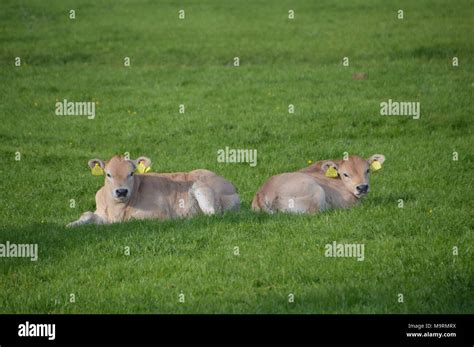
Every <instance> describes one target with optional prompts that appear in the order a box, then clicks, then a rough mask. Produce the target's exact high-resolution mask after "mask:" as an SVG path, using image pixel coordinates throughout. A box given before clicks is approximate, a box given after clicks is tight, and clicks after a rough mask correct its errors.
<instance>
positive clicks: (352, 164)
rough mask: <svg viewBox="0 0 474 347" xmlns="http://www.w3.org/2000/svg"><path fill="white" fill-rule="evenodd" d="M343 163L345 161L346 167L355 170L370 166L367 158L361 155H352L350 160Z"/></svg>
mask: <svg viewBox="0 0 474 347" xmlns="http://www.w3.org/2000/svg"><path fill="white" fill-rule="evenodd" d="M343 163H344V167H345V168H346V169H347V170H351V171H354V172H357V171H361V170H366V169H367V167H368V166H369V163H368V162H367V160H365V159H364V158H361V157H350V158H349V160H346V161H344V162H343Z"/></svg>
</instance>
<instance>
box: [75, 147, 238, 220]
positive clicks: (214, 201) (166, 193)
mask: <svg viewBox="0 0 474 347" xmlns="http://www.w3.org/2000/svg"><path fill="white" fill-rule="evenodd" d="M139 164H140V165H144V166H145V167H149V166H150V165H151V161H150V159H148V158H147V157H140V158H138V159H137V160H128V159H126V158H124V157H123V156H115V157H113V158H112V159H110V160H109V161H105V162H104V161H102V160H100V159H92V160H89V167H90V168H92V169H94V170H99V172H103V173H105V176H106V177H105V184H104V186H103V187H102V188H101V189H99V191H98V192H97V194H96V196H95V200H96V211H95V212H85V213H83V214H82V215H81V217H80V218H79V219H78V220H76V221H74V222H72V223H69V224H68V225H67V226H68V227H74V226H78V225H81V224H87V223H95V224H103V223H115V222H122V221H126V220H130V219H155V218H156V219H168V218H179V217H190V216H193V215H196V214H198V213H204V214H214V213H218V212H224V211H227V210H237V209H239V206H240V199H239V196H238V195H237V193H236V190H235V188H234V186H233V185H232V184H231V183H230V182H229V181H227V180H225V179H224V178H223V177H220V176H217V175H216V174H215V173H213V172H211V171H208V170H194V171H191V172H187V173H185V172H179V173H169V174H135V170H136V168H137V166H138V165H139Z"/></svg>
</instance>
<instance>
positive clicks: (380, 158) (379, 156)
mask: <svg viewBox="0 0 474 347" xmlns="http://www.w3.org/2000/svg"><path fill="white" fill-rule="evenodd" d="M374 161H378V162H379V163H380V165H382V164H383V162H384V161H385V156H384V155H383V154H374V155H373V156H371V157H370V158H369V159H367V162H368V163H369V164H372V163H373V162H374Z"/></svg>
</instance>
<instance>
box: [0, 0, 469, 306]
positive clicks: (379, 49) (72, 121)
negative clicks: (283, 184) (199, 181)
mask: <svg viewBox="0 0 474 347" xmlns="http://www.w3.org/2000/svg"><path fill="white" fill-rule="evenodd" d="M71 9H74V10H75V19H70V10H71ZM180 9H184V10H185V18H184V19H180V18H179V10H180ZM290 9H293V10H294V14H295V17H294V19H289V18H288V15H289V13H288V11H289V10H290ZM399 9H403V11H404V18H403V19H399V18H398V14H397V11H398V10H399ZM0 18H1V20H0V42H1V46H0V77H1V84H0V88H1V89H0V91H1V93H0V94H1V96H2V97H1V100H2V101H1V103H0V114H1V119H2V121H1V126H0V164H1V165H0V174H1V183H0V184H1V197H0V243H5V242H7V241H9V242H10V243H18V244H20V243H28V244H33V243H36V244H38V250H39V254H38V260H37V261H30V259H28V258H6V257H4V258H0V312H1V313H472V312H473V311H474V294H473V293H474V283H473V282H474V281H473V280H474V276H473V268H474V266H473V265H474V261H473V255H472V252H473V245H474V243H473V241H474V240H473V233H472V229H473V186H472V171H473V169H474V157H473V154H472V148H473V144H474V141H473V135H472V130H473V123H472V119H473V118H472V113H473V106H472V105H473V101H472V100H473V87H474V84H473V80H472V76H473V73H474V68H473V63H474V61H473V42H472V37H473V27H472V22H473V9H472V3H471V2H469V1H465V0H462V1H455V2H449V1H439V0H437V1H427V0H421V1H416V2H413V1H395V2H386V1H376V0H368V1H360V0H356V1H350V2H349V1H347V2H346V1H329V0H327V1H326V0H324V1H312V0H307V1H294V0H293V1H290V0H288V1H285V0H280V1H271V2H264V1H250V0H248V1H247V0H246V1H232V2H231V1H217V0H205V1H184V0H182V1H179V2H176V1H53V2H48V4H47V5H46V3H45V2H42V1H11V0H8V1H2V2H1V4H0ZM16 57H20V61H21V65H20V66H15V63H16V60H15V58H16ZM126 57H128V58H130V66H124V59H125V58H126ZM235 57H238V58H239V66H235V64H234V63H235V59H234V58H235ZM344 57H348V58H349V65H348V66H344V64H343V58H344ZM453 57H457V58H458V66H453ZM358 72H364V73H367V74H368V78H366V79H362V80H357V79H353V74H354V73H358ZM64 99H67V100H71V101H86V102H89V101H91V102H95V117H94V118H93V119H88V118H87V117H85V116H73V115H71V116H69V115H57V114H56V113H55V104H56V102H62V101H63V100H64ZM389 99H392V100H397V101H410V102H419V103H420V105H421V116H420V118H419V119H413V117H410V116H395V115H392V116H383V115H381V114H380V104H381V103H382V102H386V101H388V100H389ZM290 104H291V105H294V113H289V105H290ZM180 105H184V112H180ZM226 147H229V148H236V149H240V148H242V149H256V150H257V153H258V156H257V164H256V165H255V166H251V165H249V163H221V162H218V160H217V151H218V150H219V149H225V148H226ZM125 152H128V153H130V156H131V157H132V158H135V157H138V156H139V155H146V156H149V157H150V158H151V159H152V161H153V163H152V170H153V171H154V172H174V171H190V170H193V169H197V168H206V169H209V170H212V171H214V172H216V173H218V174H219V175H222V176H224V177H225V178H227V179H228V180H230V181H231V182H233V183H234V185H235V186H236V187H237V189H238V192H239V194H240V197H241V200H242V206H241V211H240V212H238V213H227V214H225V215H222V216H213V217H207V216H199V217H197V218H194V219H189V220H169V221H132V222H127V223H122V224H114V225H107V226H95V225H88V226H83V227H80V228H77V229H66V228H65V225H66V224H67V223H69V222H71V221H73V220H75V219H77V218H78V217H79V216H80V214H81V213H82V212H84V211H89V210H94V207H95V201H94V196H95V192H96V191H97V190H98V189H99V188H100V187H101V185H102V184H103V178H102V177H95V176H92V175H91V173H90V170H89V168H88V167H87V161H88V160H89V159H91V158H96V157H98V158H101V159H109V158H110V157H112V156H113V155H114V154H123V153H125ZM344 152H348V153H349V154H356V155H360V156H363V157H365V158H367V157H369V156H371V155H372V154H375V153H382V154H384V155H385V156H386V158H387V159H386V162H385V163H384V166H383V169H382V170H380V171H379V172H377V173H374V174H373V175H371V177H370V184H371V192H370V193H369V195H368V196H367V197H366V198H365V199H364V200H363V202H362V203H361V204H360V205H358V206H357V207H355V208H351V209H348V210H332V211H326V212H324V213H321V214H317V215H285V214H276V215H265V214H257V213H253V212H251V210H250V203H251V200H252V198H253V195H254V193H255V192H256V191H257V189H258V188H259V187H260V185H261V184H262V183H263V182H264V181H265V180H266V179H267V178H268V177H270V176H271V175H274V174H277V173H281V172H288V171H295V170H298V169H300V168H303V167H305V166H307V165H308V162H309V161H317V160H320V159H330V158H334V159H339V158H342V156H343V153H344ZM18 154H19V156H18ZM17 159H19V160H17ZM453 159H457V160H453ZM71 199H73V200H74V203H72V202H71ZM401 200H402V205H403V206H401ZM333 241H336V242H337V243H357V244H363V245H364V246H365V257H364V260H363V261H358V260H357V259H355V258H334V257H333V258H331V257H326V256H325V245H326V244H331V243H333ZM127 250H128V251H129V254H128V252H127ZM71 294H73V295H71ZM400 294H402V300H401V299H400V298H401V297H400ZM291 295H293V297H292V296H291ZM291 298H294V300H291Z"/></svg>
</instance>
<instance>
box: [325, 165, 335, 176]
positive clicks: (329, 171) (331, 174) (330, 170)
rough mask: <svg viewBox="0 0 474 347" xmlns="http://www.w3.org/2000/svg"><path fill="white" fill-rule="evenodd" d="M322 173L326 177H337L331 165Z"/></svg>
mask: <svg viewBox="0 0 474 347" xmlns="http://www.w3.org/2000/svg"><path fill="white" fill-rule="evenodd" d="M324 175H325V176H326V177H331V178H335V177H337V170H336V169H335V168H333V167H332V166H331V167H329V169H327V170H326V173H325V174H324Z"/></svg>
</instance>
